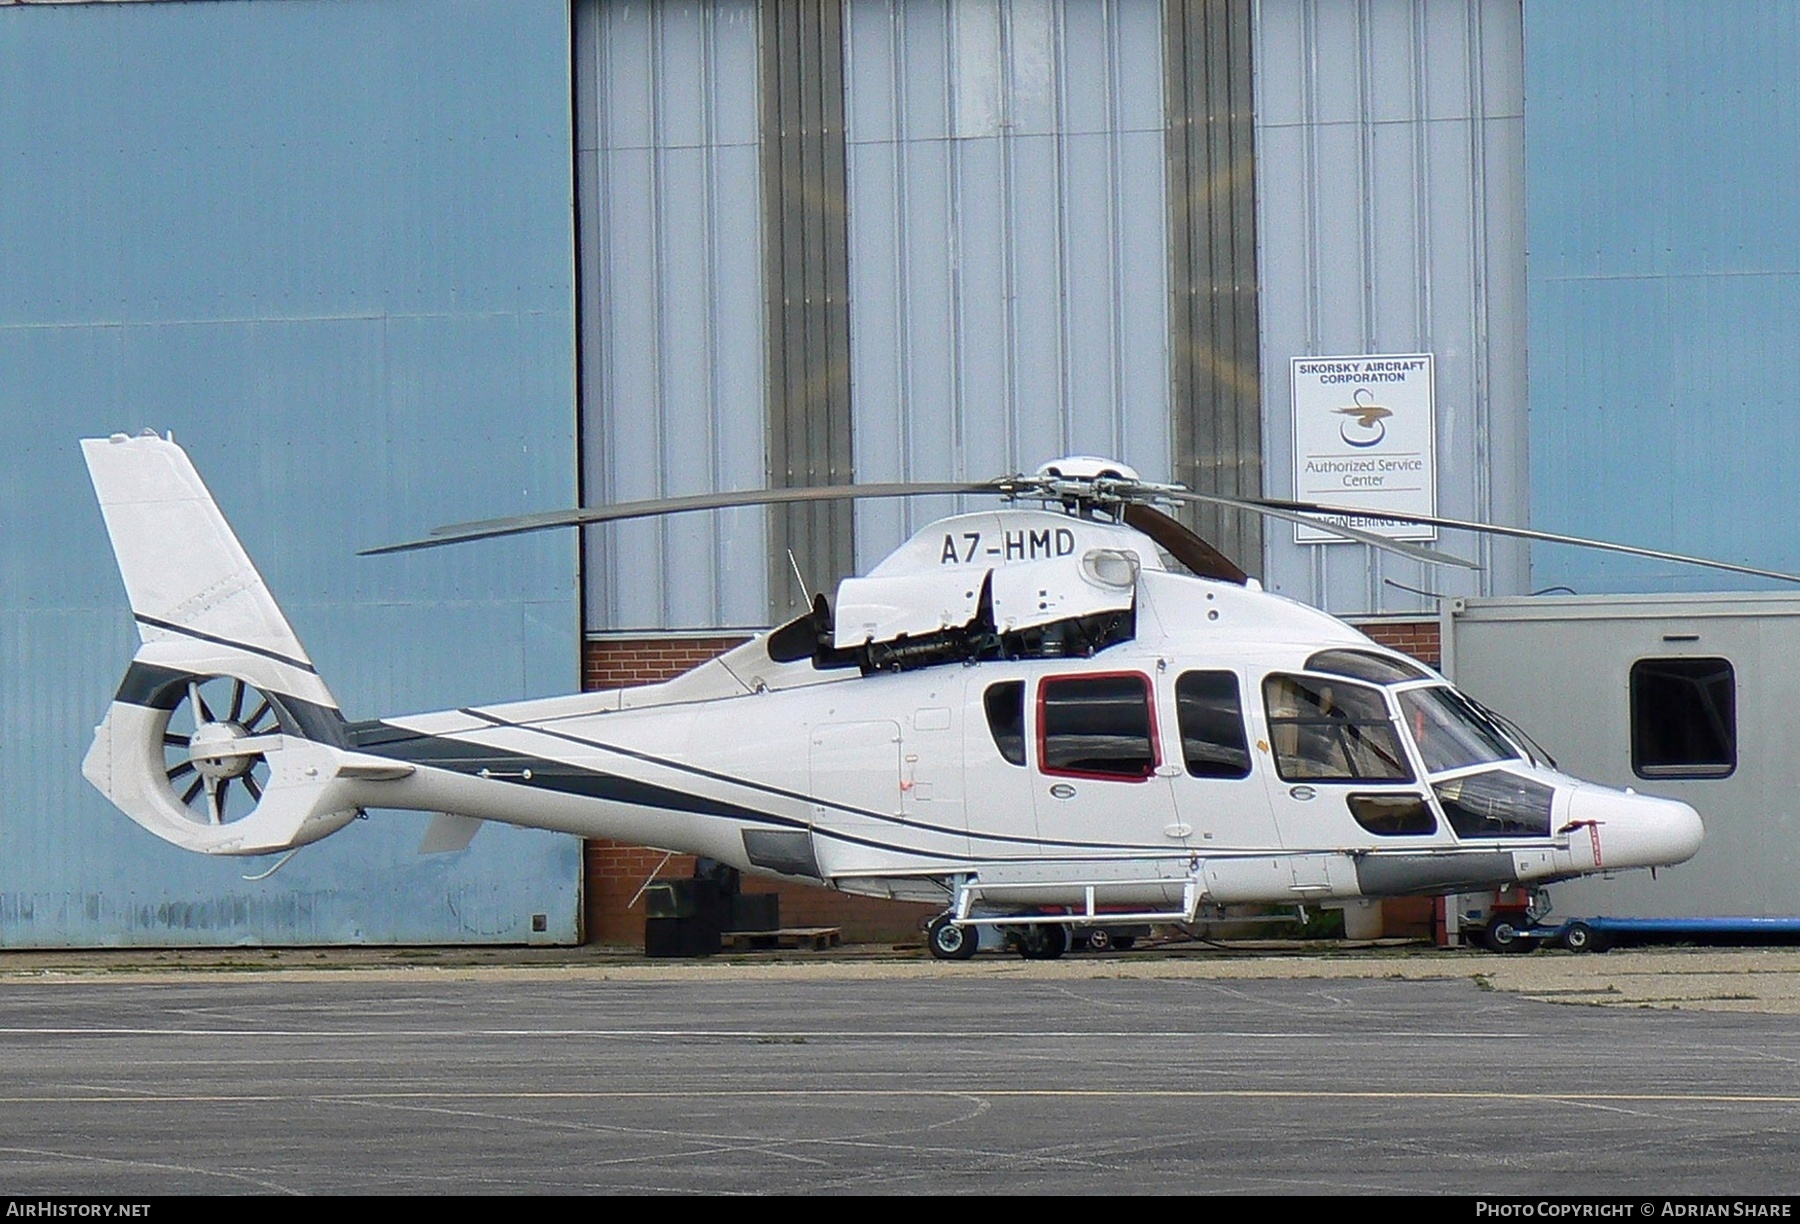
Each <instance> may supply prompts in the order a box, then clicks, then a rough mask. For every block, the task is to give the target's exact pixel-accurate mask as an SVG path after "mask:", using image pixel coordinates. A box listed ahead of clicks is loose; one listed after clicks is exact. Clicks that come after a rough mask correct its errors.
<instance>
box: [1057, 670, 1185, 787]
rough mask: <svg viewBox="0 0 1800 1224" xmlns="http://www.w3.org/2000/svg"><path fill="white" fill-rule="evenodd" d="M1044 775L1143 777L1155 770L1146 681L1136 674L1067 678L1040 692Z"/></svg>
mask: <svg viewBox="0 0 1800 1224" xmlns="http://www.w3.org/2000/svg"><path fill="white" fill-rule="evenodd" d="M1038 696H1039V710H1038V736H1039V741H1038V751H1039V760H1040V761H1041V762H1042V764H1043V769H1044V772H1045V773H1064V774H1078V775H1081V776H1084V777H1091V778H1119V779H1129V780H1131V781H1134V782H1136V781H1142V780H1143V779H1145V778H1148V777H1149V776H1150V775H1152V774H1153V773H1155V772H1156V746H1155V733H1154V726H1155V724H1154V722H1153V720H1152V718H1151V713H1150V682H1149V681H1148V680H1147V679H1145V678H1144V677H1143V676H1141V675H1137V674H1135V673H1128V674H1118V675H1104V676H1065V677H1061V678H1058V679H1054V680H1046V681H1044V683H1043V686H1042V687H1041V688H1040V689H1039V690H1038Z"/></svg>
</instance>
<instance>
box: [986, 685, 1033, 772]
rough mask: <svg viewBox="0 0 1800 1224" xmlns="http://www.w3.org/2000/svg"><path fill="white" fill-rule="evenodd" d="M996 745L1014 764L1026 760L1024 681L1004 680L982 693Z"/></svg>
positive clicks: (1022, 762) (989, 686) (989, 729)
mask: <svg viewBox="0 0 1800 1224" xmlns="http://www.w3.org/2000/svg"><path fill="white" fill-rule="evenodd" d="M981 704H982V705H983V706H984V707H985V708H986V709H987V724H988V733H989V734H990V735H992V736H993V737H994V747H996V748H998V749H999V750H1000V755H1001V756H1002V757H1005V758H1006V760H1007V761H1008V762H1009V763H1010V764H1013V765H1023V764H1024V763H1025V682H1024V681H1023V680H1003V681H1001V682H1000V683H999V684H990V685H988V687H987V691H986V692H985V693H983V694H982V695H981Z"/></svg>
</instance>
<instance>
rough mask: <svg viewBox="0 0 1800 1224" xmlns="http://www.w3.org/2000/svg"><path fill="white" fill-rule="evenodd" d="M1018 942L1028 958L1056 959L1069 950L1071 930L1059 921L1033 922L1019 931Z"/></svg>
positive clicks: (1023, 953)
mask: <svg viewBox="0 0 1800 1224" xmlns="http://www.w3.org/2000/svg"><path fill="white" fill-rule="evenodd" d="M1018 942H1019V955H1020V956H1022V957H1024V958H1025V959H1026V960H1055V959H1056V958H1057V957H1059V956H1061V955H1062V954H1063V953H1064V952H1066V951H1067V950H1068V948H1069V932H1068V929H1067V928H1065V927H1063V926H1062V925H1060V924H1058V923H1053V922H1044V923H1033V924H1032V925H1030V926H1028V927H1026V928H1024V929H1023V930H1021V931H1020V932H1019V937H1018Z"/></svg>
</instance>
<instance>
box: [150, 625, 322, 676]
mask: <svg viewBox="0 0 1800 1224" xmlns="http://www.w3.org/2000/svg"><path fill="white" fill-rule="evenodd" d="M132 617H133V618H134V619H135V620H136V621H137V623H138V624H140V625H149V626H150V627H151V628H152V629H166V630H168V631H169V632H170V633H179V634H181V635H182V636H183V637H191V638H198V639H199V640H200V641H202V642H211V643H212V644H213V645H215V646H229V647H231V648H232V649H233V650H241V651H243V652H244V653H245V654H253V655H260V656H262V657H263V658H265V659H273V660H275V661H276V662H277V663H286V664H287V665H288V666H289V667H297V668H299V669H300V670H301V671H303V672H311V673H312V674H313V675H315V676H316V675H318V674H319V671H318V669H317V668H316V667H314V666H313V665H312V664H311V663H308V662H307V661H306V660H305V659H296V658H293V657H292V656H290V655H284V654H281V653H280V652H278V651H274V650H270V649H269V648H268V647H266V646H252V645H251V644H250V643H248V642H237V641H233V640H232V639H231V638H226V637H219V636H218V635H217V634H213V633H202V632H200V630H198V629H190V628H188V627H187V626H186V625H177V624H176V623H175V622H174V621H166V620H158V619H156V617H154V616H145V615H143V614H142V613H140V612H134V613H132Z"/></svg>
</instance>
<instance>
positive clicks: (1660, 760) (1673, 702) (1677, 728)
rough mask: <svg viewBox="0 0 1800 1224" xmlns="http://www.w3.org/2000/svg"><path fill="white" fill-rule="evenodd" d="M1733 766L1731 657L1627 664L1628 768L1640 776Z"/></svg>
mask: <svg viewBox="0 0 1800 1224" xmlns="http://www.w3.org/2000/svg"><path fill="white" fill-rule="evenodd" d="M1736 768H1737V677H1736V675H1735V674H1734V673H1733V671H1732V668H1731V661H1730V660H1729V659H1708V658H1675V659H1639V660H1638V661H1637V662H1636V663H1633V664H1632V665H1631V770H1632V772H1633V773H1635V774H1637V776H1638V777H1640V778H1723V777H1726V776H1728V775H1729V774H1731V773H1732V771H1733V770H1735V769H1736Z"/></svg>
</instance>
